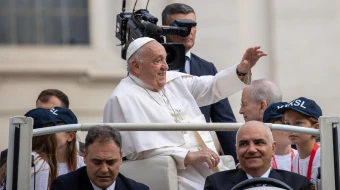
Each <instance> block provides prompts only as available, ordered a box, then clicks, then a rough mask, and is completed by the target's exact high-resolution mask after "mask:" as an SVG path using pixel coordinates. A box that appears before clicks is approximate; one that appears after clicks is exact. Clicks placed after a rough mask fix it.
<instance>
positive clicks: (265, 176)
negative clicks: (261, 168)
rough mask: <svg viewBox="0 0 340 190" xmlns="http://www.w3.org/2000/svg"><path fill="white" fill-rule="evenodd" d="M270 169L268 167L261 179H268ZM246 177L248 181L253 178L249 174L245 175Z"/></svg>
mask: <svg viewBox="0 0 340 190" xmlns="http://www.w3.org/2000/svg"><path fill="white" fill-rule="evenodd" d="M271 169H272V167H269V169H268V170H267V171H266V173H264V174H263V175H262V176H261V177H264V178H268V177H269V174H270V170H271ZM246 174H247V173H246ZM247 177H248V179H252V178H253V176H251V175H249V174H247Z"/></svg>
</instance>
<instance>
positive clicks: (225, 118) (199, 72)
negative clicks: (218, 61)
mask: <svg viewBox="0 0 340 190" xmlns="http://www.w3.org/2000/svg"><path fill="white" fill-rule="evenodd" d="M176 19H189V20H194V21H196V15H195V11H194V9H193V8H192V7H190V6H188V5H186V4H182V3H174V4H170V5H168V6H166V7H165V9H164V10H163V12H162V25H169V24H170V23H172V22H173V21H174V20H176ZM195 37H196V26H195V27H192V28H191V32H190V35H189V36H187V37H181V36H166V42H167V43H168V42H176V43H182V44H183V45H184V47H185V56H186V62H185V68H184V70H180V71H182V72H185V73H188V74H191V75H195V76H203V75H215V74H216V73H217V70H216V67H215V66H214V64H213V63H211V62H208V61H206V60H204V59H202V58H200V57H198V56H197V55H195V54H193V53H191V51H190V50H191V48H192V47H193V46H194V44H195ZM200 109H201V111H202V113H203V114H204V117H205V120H206V122H210V119H211V122H216V123H218V122H223V123H235V122H236V119H235V116H234V114H233V111H232V109H231V107H230V104H229V100H228V98H225V99H223V100H221V101H219V102H217V103H214V104H212V105H208V106H203V107H200ZM216 134H217V137H218V139H219V141H220V144H221V146H222V149H223V152H224V154H225V155H232V156H233V157H234V159H235V162H237V158H236V148H235V143H236V141H235V138H236V131H216Z"/></svg>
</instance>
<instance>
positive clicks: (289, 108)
mask: <svg viewBox="0 0 340 190" xmlns="http://www.w3.org/2000/svg"><path fill="white" fill-rule="evenodd" d="M287 110H293V111H296V112H299V113H301V114H303V115H306V116H310V117H314V116H312V115H311V114H309V113H307V112H305V111H302V110H299V109H296V108H294V107H287V108H281V109H279V110H277V112H278V113H281V114H284V113H285V112H286V111H287Z"/></svg>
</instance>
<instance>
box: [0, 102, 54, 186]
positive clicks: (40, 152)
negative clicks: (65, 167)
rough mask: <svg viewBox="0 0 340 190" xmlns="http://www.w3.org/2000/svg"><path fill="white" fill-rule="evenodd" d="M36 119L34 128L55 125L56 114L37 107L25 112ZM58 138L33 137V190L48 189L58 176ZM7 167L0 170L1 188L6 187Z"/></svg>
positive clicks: (27, 115) (4, 166) (52, 136)
mask: <svg viewBox="0 0 340 190" xmlns="http://www.w3.org/2000/svg"><path fill="white" fill-rule="evenodd" d="M25 116H26V117H32V118H33V120H34V124H33V129H38V128H42V127H50V126H55V125H56V124H57V121H56V118H55V116H54V115H53V114H52V113H51V112H50V111H49V110H47V109H43V108H35V109H32V110H30V111H28V112H27V113H26V114H25ZM56 151H57V138H56V135H55V134H50V135H42V136H36V137H33V138H32V155H33V160H32V162H33V163H34V166H33V167H32V168H31V187H30V189H31V190H48V189H49V188H50V185H51V183H52V181H53V180H54V179H55V178H56V177H57V158H56ZM6 167H7V163H6V164H4V165H3V166H2V168H1V170H0V182H2V185H1V187H0V189H1V190H2V189H4V187H5V185H6V184H4V183H5V181H6Z"/></svg>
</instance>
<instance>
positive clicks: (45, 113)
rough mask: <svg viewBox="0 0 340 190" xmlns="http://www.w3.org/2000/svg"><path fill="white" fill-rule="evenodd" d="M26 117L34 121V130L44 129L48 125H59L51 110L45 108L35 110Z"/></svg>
mask: <svg viewBox="0 0 340 190" xmlns="http://www.w3.org/2000/svg"><path fill="white" fill-rule="evenodd" d="M25 116H26V117H32V118H33V120H34V123H33V129H38V128H43V127H44V125H46V124H53V126H55V125H57V118H56V117H55V115H53V114H52V113H51V112H50V110H47V109H44V108H34V109H32V110H30V111H28V112H27V113H26V114H25Z"/></svg>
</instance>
